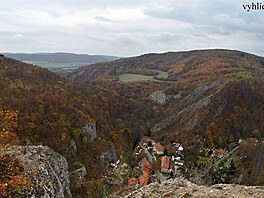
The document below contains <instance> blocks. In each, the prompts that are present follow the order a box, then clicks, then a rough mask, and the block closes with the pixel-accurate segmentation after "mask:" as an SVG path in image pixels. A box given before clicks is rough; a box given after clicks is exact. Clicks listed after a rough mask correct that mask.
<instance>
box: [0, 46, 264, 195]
mask: <svg viewBox="0 0 264 198" xmlns="http://www.w3.org/2000/svg"><path fill="white" fill-rule="evenodd" d="M263 68H264V58H263V57H259V56H255V55H252V54H248V53H244V52H240V51H231V50H197V51H188V52H168V53H163V54H145V55H142V56H138V57H131V58H122V59H118V60H114V61H110V62H103V63H96V64H91V65H87V66H82V67H79V68H77V69H74V70H71V71H69V72H68V73H61V72H58V73H57V74H55V73H53V72H51V71H49V70H47V69H45V68H40V67H38V66H36V65H32V64H27V63H23V62H20V61H17V60H14V59H11V58H7V57H5V56H1V57H0V74H1V77H0V89H1V98H0V109H1V110H2V111H1V112H2V113H1V114H0V117H1V122H0V126H1V130H2V131H1V132H0V134H1V137H3V138H1V142H0V144H1V145H2V146H4V147H7V148H5V149H7V150H5V151H4V152H3V153H7V154H8V155H9V154H10V153H12V152H11V151H12V147H10V146H15V145H20V146H21V148H20V149H21V150H22V151H23V149H24V150H29V151H30V153H34V152H35V150H36V149H37V150H38V152H40V153H43V154H42V155H43V159H47V158H48V157H49V156H52V157H51V159H53V156H56V155H57V154H56V153H59V155H60V157H59V159H61V160H60V163H61V165H63V167H64V169H65V170H66V169H67V167H68V171H69V173H68V176H67V174H66V175H64V174H63V175H61V177H63V178H64V177H65V178H66V177H69V178H70V179H69V181H70V183H69V182H66V183H64V184H65V185H64V184H63V185H62V186H63V189H64V192H65V193H69V191H70V192H71V194H72V196H73V197H82V196H86V197H87V196H88V197H104V196H108V195H110V194H112V193H115V192H116V193H117V192H118V193H119V194H120V195H122V193H126V194H128V193H130V192H132V191H133V190H136V189H138V188H139V187H143V186H145V185H147V184H150V183H155V182H161V183H163V182H165V183H166V182H167V180H169V179H176V180H177V179H178V178H185V179H188V180H190V181H192V182H194V183H196V184H206V185H214V184H218V183H230V184H243V185H264V180H263V177H262V175H263V168H264V163H263V159H264V154H263V152H262V148H263V140H264V131H263V130H264V125H263V124H264V117H263V115H264V109H263V107H264V86H263V85H264V83H263V82H264V73H263V71H264V70H263ZM10 114H11V115H16V116H15V118H14V119H13V117H12V116H10ZM12 123H15V124H12ZM6 129H8V131H6ZM6 134H8V136H10V137H13V138H11V139H12V140H13V141H11V140H10V139H8V141H7V142H8V143H7V142H6V141H4V140H5V139H6ZM239 142H240V143H239ZM238 143H239V146H238ZM36 145H38V146H39V147H32V146H36ZM42 145H43V146H44V148H43V147H42ZM155 145H156V146H155ZM157 145H159V146H157ZM45 146H47V147H49V148H51V149H52V150H54V152H56V153H55V154H54V153H53V152H51V151H49V150H48V149H47V148H45ZM160 148H161V150H162V151H160ZM8 149H11V150H8ZM30 149H33V150H32V151H31V150H30ZM19 153H20V151H19ZM19 155H23V154H19ZM32 155H33V154H32ZM1 157H3V159H4V156H1ZM64 158H65V161H64ZM30 160H32V159H30ZM25 161H27V159H26V157H23V161H22V162H23V163H25ZM30 162H31V161H30ZM36 163H37V162H36ZM41 163H42V162H41ZM52 163H53V164H50V165H49V166H51V167H53V170H55V171H57V164H58V162H57V161H56V160H54V161H52ZM66 163H67V164H66ZM31 165H32V163H31ZM67 165H68V166H67ZM34 166H36V165H34ZM44 166H45V165H44ZM32 167H33V165H32ZM78 174H80V175H81V177H77V176H76V175H78ZM45 177H46V176H45ZM51 177H52V178H53V177H56V175H52V176H51ZM40 178H41V177H39V179H40ZM169 181H170V180H169ZM50 183H52V182H51V181H50ZM68 183H69V184H71V186H68ZM10 185H11V184H10ZM32 185H33V184H32ZM151 185H152V184H151ZM3 189H4V188H3ZM69 189H70V190H69ZM25 192H27V191H26V188H25ZM25 192H24V193H25ZM35 192H39V193H42V192H41V190H40V191H37V190H35ZM30 193H32V192H30ZM45 193H48V191H46V192H45ZM55 193H56V192H55V191H54V194H55Z"/></svg>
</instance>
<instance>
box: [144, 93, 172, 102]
mask: <svg viewBox="0 0 264 198" xmlns="http://www.w3.org/2000/svg"><path fill="white" fill-rule="evenodd" d="M171 98H173V96H172V95H166V94H165V93H164V92H163V91H160V90H158V91H155V92H153V93H151V94H150V95H149V97H148V99H149V100H152V101H154V102H157V103H159V104H165V103H166V102H167V101H168V100H169V99H171Z"/></svg>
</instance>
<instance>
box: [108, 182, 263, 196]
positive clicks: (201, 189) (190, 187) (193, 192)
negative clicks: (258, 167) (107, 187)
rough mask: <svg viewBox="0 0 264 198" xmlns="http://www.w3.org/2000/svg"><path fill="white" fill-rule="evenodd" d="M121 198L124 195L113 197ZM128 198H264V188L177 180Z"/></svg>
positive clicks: (138, 192)
mask: <svg viewBox="0 0 264 198" xmlns="http://www.w3.org/2000/svg"><path fill="white" fill-rule="evenodd" d="M113 197H114V198H119V197H120V198H121V197H124V195H120V196H113ZM125 197H126V198H142V197H144V198H165V197H171V198H172V197H175V198H176V197H177V198H179V197H195V198H198V197H199V198H207V197H208V198H209V197H210V198H211V197H214V198H226V197H236V198H251V197H259V198H261V197H264V187H259V186H240V185H231V184H217V185H213V186H210V187H206V186H198V185H196V184H193V183H191V182H189V181H186V180H182V179H177V180H174V181H172V180H169V181H167V182H165V183H164V184H157V183H153V184H150V185H148V186H146V187H143V188H140V189H138V190H136V191H134V192H132V193H130V194H129V195H126V196H125Z"/></svg>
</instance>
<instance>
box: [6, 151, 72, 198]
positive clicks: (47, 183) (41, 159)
mask: <svg viewBox="0 0 264 198" xmlns="http://www.w3.org/2000/svg"><path fill="white" fill-rule="evenodd" d="M5 152H6V154H9V155H11V156H13V157H14V158H15V159H17V160H18V161H19V162H20V163H21V164H23V165H24V167H25V169H26V172H28V173H31V172H32V171H33V172H34V179H35V181H36V183H37V185H38V186H39V189H40V190H39V191H38V192H36V195H33V196H32V197H43V198H64V197H65V198H71V197H72V196H71V192H70V180H69V174H68V163H67V161H66V159H65V158H64V157H63V156H62V155H60V154H59V153H56V152H55V151H53V150H52V149H50V148H49V147H47V146H14V147H10V148H9V149H8V150H7V151H5Z"/></svg>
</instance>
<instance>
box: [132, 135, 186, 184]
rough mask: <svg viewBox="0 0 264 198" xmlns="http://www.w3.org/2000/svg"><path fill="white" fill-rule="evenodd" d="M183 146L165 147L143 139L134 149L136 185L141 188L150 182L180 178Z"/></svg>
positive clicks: (175, 144) (173, 143)
mask: <svg viewBox="0 0 264 198" xmlns="http://www.w3.org/2000/svg"><path fill="white" fill-rule="evenodd" d="M183 150H184V148H183V146H182V145H181V144H179V143H176V142H172V143H171V144H170V145H167V146H166V147H165V146H164V145H162V144H161V143H160V142H156V141H155V140H152V139H148V138H143V139H142V140H141V142H140V143H139V145H138V146H137V147H136V149H135V156H136V158H137V160H138V166H137V169H138V170H139V172H140V175H139V177H138V178H137V179H138V183H139V186H140V187H143V186H145V185H147V184H149V183H152V182H160V183H163V182H164V181H166V180H167V179H170V178H174V177H176V176H180V174H181V170H182V167H183V165H184V156H183Z"/></svg>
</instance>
